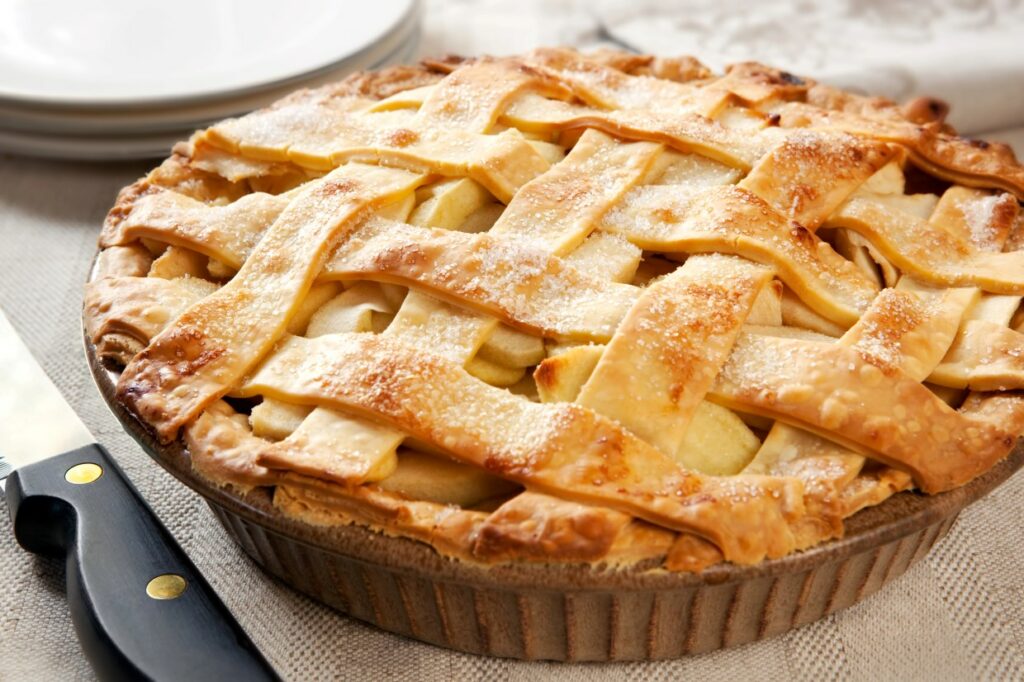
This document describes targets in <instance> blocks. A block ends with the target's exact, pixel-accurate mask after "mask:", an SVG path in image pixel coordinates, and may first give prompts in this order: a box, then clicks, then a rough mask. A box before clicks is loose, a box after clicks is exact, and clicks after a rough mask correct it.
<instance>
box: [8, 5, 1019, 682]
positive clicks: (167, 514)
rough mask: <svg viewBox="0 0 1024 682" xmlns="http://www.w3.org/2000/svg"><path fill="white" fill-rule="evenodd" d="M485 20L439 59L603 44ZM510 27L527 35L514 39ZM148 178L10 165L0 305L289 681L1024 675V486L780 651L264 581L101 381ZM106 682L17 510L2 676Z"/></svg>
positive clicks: (475, 16)
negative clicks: (535, 627) (454, 617)
mask: <svg viewBox="0 0 1024 682" xmlns="http://www.w3.org/2000/svg"><path fill="white" fill-rule="evenodd" d="M556 5H557V7H556V8H555V9H556V10H557V11H558V12H561V14H560V15H558V16H560V17H561V18H562V19H563V20H565V23H563V24H561V25H562V26H579V25H583V24H581V23H579V22H578V21H576V19H577V18H578V15H577V13H578V12H579V8H578V6H576V5H575V4H573V3H556ZM474 7H476V6H475V5H469V4H467V3H465V2H454V1H450V2H433V3H430V5H428V9H433V10H435V11H434V12H433V14H432V15H431V16H429V17H428V22H427V25H426V30H427V35H426V40H425V43H424V45H425V47H424V49H425V50H427V51H436V50H439V49H443V48H444V47H445V46H446V45H447V46H449V48H451V49H457V50H460V51H470V50H473V49H477V50H485V49H489V50H491V51H495V52H506V51H513V50H519V49H524V48H527V47H530V46H531V45H532V44H538V43H554V42H571V41H574V40H577V39H581V37H582V38H585V37H586V36H578V35H572V34H570V33H566V32H565V31H561V32H560V31H559V30H558V29H557V28H554V29H553V28H552V26H555V27H557V26H558V24H557V23H556V22H553V21H552V20H551V17H550V16H549V17H548V18H546V19H544V18H541V17H540V14H539V13H537V12H536V11H535V12H534V13H533V14H530V13H529V12H527V11H526V10H521V11H519V12H518V14H516V13H513V12H511V11H508V10H505V11H504V13H502V12H495V13H490V14H487V13H481V12H472V11H469V10H471V9H473V8H474ZM552 13H553V14H554V13H555V10H552ZM509 23H514V24H515V30H510V31H506V32H504V33H502V32H501V31H500V29H501V28H502V26H508V25H509ZM499 34H501V36H502V37H500V38H497V37H496V38H495V40H496V41H498V42H497V43H494V44H491V45H488V44H487V39H486V38H487V36H498V35H499ZM511 34H515V35H516V36H517V37H516V38H515V39H513V38H510V37H509V36H510V35H511ZM517 41H518V42H517ZM1019 139H1020V136H1019V135H1018V140H1019ZM1020 151H1021V147H1020V146H1018V153H1019V152H1020ZM148 165H149V164H132V165H110V164H106V165H85V164H61V163H51V162H41V161H28V160H25V159H19V158H15V157H7V156H3V155H0V306H2V307H3V309H4V310H5V311H6V312H7V314H8V315H9V316H10V318H11V320H12V322H13V324H14V326H15V328H16V329H17V330H18V331H19V332H20V333H21V334H22V335H23V336H24V338H25V339H26V341H27V342H28V344H29V345H30V347H31V348H32V349H33V350H34V352H35V354H36V356H37V357H38V358H39V360H40V361H41V362H42V364H43V366H44V367H45V368H46V370H47V371H48V372H49V373H50V375H51V376H52V377H53V378H54V380H55V381H56V383H57V385H58V386H59V387H60V389H61V390H62V391H63V393H64V395H65V396H66V397H67V399H68V400H69V401H70V402H71V404H72V406H74V408H75V409H76V410H77V411H78V413H79V414H80V415H81V416H82V418H83V419H84V421H85V422H86V424H87V425H88V426H89V427H90V429H92V432H93V433H94V434H95V435H96V437H97V438H98V439H99V440H100V441H101V442H102V443H103V444H104V445H106V446H107V447H108V448H109V449H110V451H111V453H112V454H113V455H114V457H116V458H117V460H118V462H119V463H120V464H121V465H122V467H123V468H124V469H125V470H126V472H127V474H128V476H129V477H130V478H131V480H132V481H133V482H134V483H135V485H136V486H137V487H138V488H139V490H140V491H141V492H142V494H143V495H144V497H145V498H146V499H147V500H148V502H149V503H150V505H152V507H153V508H154V509H155V511H156V512H157V514H158V515H159V516H160V518H161V519H162V520H163V522H164V523H165V524H166V525H167V526H168V528H169V529H170V530H171V532H172V533H173V534H174V536H175V537H176V538H177V539H178V541H179V542H180V543H181V544H182V546H183V547H184V548H185V550H186V551H187V552H188V554H189V555H190V556H191V557H192V559H193V561H194V562H195V563H196V565H197V566H198V567H199V569H200V570H201V571H202V572H203V574H204V575H205V576H206V577H207V579H208V580H209V581H210V583H211V584H212V585H213V587H214V588H215V589H216V590H217V592H218V593H219V594H220V595H221V597H222V598H223V599H224V601H225V602H226V603H227V605H228V607H229V608H230V609H231V610H232V612H234V613H235V614H236V616H237V617H238V619H239V621H240V622H241V623H242V625H243V626H244V627H245V629H246V630H247V631H248V632H249V634H250V635H251V636H252V638H253V640H254V641H255V642H256V644H257V645H258V646H259V647H260V649H262V651H263V652H264V653H265V654H266V656H267V658H268V659H269V660H270V662H271V663H272V664H273V665H274V666H275V668H276V669H277V670H278V671H279V672H280V674H281V675H282V676H283V677H284V678H285V679H289V680H292V679H294V680H306V679H329V678H337V679H351V680H379V679H394V678H406V679H418V680H419V679H422V680H435V679H438V680H440V679H459V680H461V679H477V678H484V679H503V680H504V679H509V680H529V679H545V680H547V679H554V680H584V679H586V680H592V679H619V678H624V677H629V678H639V679H649V680H655V679H658V680H660V679H702V680H716V679H723V680H724V679H737V678H739V679H743V678H747V677H756V678H757V679H761V680H781V679H807V680H818V679H822V678H828V679H832V678H836V679H839V678H842V679H857V680H861V679H863V680H868V679H872V680H873V679H933V680H934V679H943V680H945V679H978V678H1004V679H1024V570H1022V568H1021V565H1022V564H1024V525H1022V523H1021V521H1020V519H1021V512H1020V509H1021V506H1022V504H1024V474H1022V475H1018V476H1016V477H1015V478H1014V479H1012V480H1011V481H1009V482H1008V483H1007V484H1005V485H1004V486H1002V487H1001V488H1000V489H998V490H997V491H996V492H994V493H993V494H992V495H990V496H989V497H988V498H987V499H985V500H984V501H982V502H980V503H978V504H976V505H975V506H974V507H972V508H971V509H969V510H968V511H966V512H965V513H964V514H963V515H962V516H961V519H960V521H959V522H958V523H957V524H956V526H955V527H954V528H953V530H952V531H951V533H950V535H949V536H948V537H947V538H946V539H945V540H944V541H942V542H941V543H940V544H939V545H938V546H937V547H936V548H935V550H934V551H933V552H932V553H931V554H930V555H929V556H928V557H927V558H926V559H925V560H923V561H922V562H921V563H920V564H918V565H917V566H916V567H914V568H913V569H911V570H910V571H909V572H908V573H907V574H906V575H905V576H903V578H901V579H900V580H897V581H896V582H895V583H894V584H892V585H890V586H888V587H887V588H886V589H884V590H883V591H882V592H880V593H878V594H876V595H874V596H873V597H871V598H869V599H868V600H867V601H866V602H864V603H862V604H860V605H859V606H857V607H855V608H852V609H849V610H847V611H844V612H841V613H838V614H835V615H833V616H831V617H829V618H827V619H825V620H823V621H821V622H818V623H815V624H812V625H809V626H806V627H803V628H800V629H798V630H795V631H793V632H790V633H789V634H787V635H784V636H781V637H777V638H775V639H772V640H769V641H766V642H761V643H756V644H752V645H748V646H744V647H740V648H737V649H732V650H727V651H723V652H718V653H713V654H708V655H704V656H699V657H694V658H690V659H684V660H680V661H672V662H661V663H638V664H605V665H566V664H554V663H523V662H516V661H506V660H498V659H487V658H479V657H475V656H470V655H466V654H459V653H453V652H450V651H446V650H443V649H439V648H435V647H432V646H429V645H425V644H420V643H417V642H414V641H411V640H406V639H403V638H400V637H396V636H393V635H390V634H387V633H384V632H381V631H378V630H376V629H374V628H371V627H369V626H367V625H363V624H362V623H359V622H357V621H354V620H351V619H349V618H346V617H345V616H342V615H340V614H338V613H336V612H334V611H332V610H330V609H328V608H326V607H324V606H321V605H319V604H317V603H315V602H313V601H311V600H309V599H307V598H306V597H304V596H301V595H299V594H297V593H296V592H293V591H292V590H291V589H289V588H288V587H285V586H284V585H282V584H280V583H278V582H276V581H275V580H273V579H271V578H270V577H268V576H267V575H265V574H263V573H262V572H261V571H260V570H259V569H257V568H256V567H255V566H254V565H253V564H252V563H251V562H250V561H249V560H248V559H247V558H246V557H245V556H244V555H243V554H242V552H241V551H240V550H239V549H238V548H237V547H235V545H234V544H233V543H232V542H231V540H230V539H229V538H228V536H227V535H226V533H225V532H224V531H223V530H222V529H221V528H220V526H219V525H218V524H217V522H216V520H215V519H214V517H213V515H212V514H211V512H210V511H209V510H208V509H207V508H206V506H205V504H204V503H203V502H202V501H201V500H200V498H198V497H197V496H196V495H194V494H192V493H191V492H190V491H189V490H188V489H186V488H184V487H183V486H181V485H179V484H178V483H177V482H176V481H175V480H174V479H172V478H171V477H170V476H169V475H168V474H166V473H164V471H163V470H162V469H161V468H160V467H159V466H157V465H156V464H154V463H153V462H152V461H151V460H150V459H149V458H148V457H147V456H146V455H145V454H144V453H143V452H142V450H141V449H140V448H139V447H138V446H137V445H136V444H135V443H134V442H133V441H132V440H131V439H130V438H129V437H128V436H127V435H125V434H124V432H123V431H122V430H121V429H120V427H119V426H118V424H117V422H116V421H115V420H114V418H113V417H112V416H111V415H110V414H109V413H108V411H107V409H106V407H105V406H104V405H103V403H102V401H101V400H100V398H99V396H98V394H97V391H96V389H95V388H94V386H93V384H92V380H91V378H90V377H89V374H88V370H87V368H86V364H85V360H84V358H83V351H82V342H81V332H80V307H81V287H82V283H83V282H84V281H85V278H86V274H87V269H88V265H89V261H90V258H91V256H92V254H93V250H94V245H95V240H96V235H97V231H98V229H99V225H100V221H101V220H102V218H103V215H104V214H105V212H106V210H107V208H108V207H109V206H110V205H111V203H112V201H113V199H114V195H115V193H116V191H117V190H118V188H120V187H121V186H123V185H125V184H126V183H128V182H130V181H131V180H132V179H134V178H135V177H137V176H138V175H140V174H141V173H143V172H144V170H145V169H146V167H147V166H148ZM0 381H2V377H0ZM0 428H9V425H0ZM91 677H92V672H91V670H90V668H89V665H88V663H87V662H86V660H85V659H84V658H83V656H82V652H81V650H80V648H79V646H78V642H77V640H76V638H75V633H74V630H73V628H72V626H71V623H70V621H69V618H68V612H67V605H66V603H65V600H64V571H63V566H62V564H61V562H58V561H53V560H47V559H39V558H37V557H35V556H32V555H30V554H28V553H26V552H24V551H22V550H21V549H19V548H18V547H17V546H16V545H15V543H14V540H13V538H12V535H11V527H10V521H9V519H8V517H7V514H6V513H0V680H34V679H55V680H56V679H59V680H76V679H91Z"/></svg>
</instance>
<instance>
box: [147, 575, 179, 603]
mask: <svg viewBox="0 0 1024 682" xmlns="http://www.w3.org/2000/svg"><path fill="white" fill-rule="evenodd" d="M186 587H188V582H186V581H185V579H184V578H182V577H181V576H180V575H176V574H174V573H164V574H163V575H158V576H157V577H155V578H153V579H152V580H150V581H149V583H147V584H146V594H148V595H149V596H150V597H151V598H153V599H177V598H178V597H180V596H181V595H182V594H183V593H184V592H185V588H186Z"/></svg>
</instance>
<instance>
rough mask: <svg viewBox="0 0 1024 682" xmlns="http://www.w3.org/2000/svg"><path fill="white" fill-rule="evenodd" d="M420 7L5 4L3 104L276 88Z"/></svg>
mask: <svg viewBox="0 0 1024 682" xmlns="http://www.w3.org/2000/svg"><path fill="white" fill-rule="evenodd" d="M416 4H417V2H416V0H373V2H350V1H349V2H346V1H338V0H301V1H299V2H287V3H282V2H280V0H175V2H145V1H143V2H140V1H139V0H7V1H6V2H0V102H2V101H4V100H7V101H9V102H18V103H22V104H25V103H37V104H41V105H54V106H60V105H66V106H78V107H82V106H86V107H88V106H93V107H120V106H138V105H140V104H141V105H156V104H165V103H175V104H181V103H184V102H195V101H200V100H203V99H206V98H210V97H223V96H224V95H225V94H226V93H234V94H241V93H243V92H246V91H252V90H253V89H257V88H266V87H270V86H272V85H282V84H284V83H286V82H288V81H291V80H294V79H296V78H299V77H303V76H309V75H310V73H311V72H315V71H318V70H325V69H330V68H331V67H332V66H334V65H336V64H338V63H339V62H343V61H344V60H347V59H351V58H353V57H354V56H356V55H358V54H359V53H360V52H362V51H363V50H366V49H368V48H370V47H372V46H373V45H374V44H375V43H376V42H377V41H379V40H380V39H381V38H383V37H384V36H386V35H388V34H389V33H390V32H392V31H393V30H394V29H395V27H396V26H398V25H400V24H401V23H402V21H403V20H404V19H405V18H406V17H407V16H408V15H409V14H410V13H411V12H413V11H414V10H415V8H416Z"/></svg>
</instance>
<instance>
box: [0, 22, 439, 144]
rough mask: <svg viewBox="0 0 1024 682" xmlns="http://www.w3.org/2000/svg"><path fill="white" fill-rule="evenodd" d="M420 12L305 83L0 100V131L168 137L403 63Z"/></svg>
mask: <svg viewBox="0 0 1024 682" xmlns="http://www.w3.org/2000/svg"><path fill="white" fill-rule="evenodd" d="M419 24H420V13H419V12H414V13H412V14H410V15H409V16H408V18H407V19H405V20H404V21H403V22H402V23H401V24H400V25H399V26H398V27H396V29H395V30H394V31H393V32H391V33H390V34H388V35H387V36H385V37H384V38H383V39H381V40H380V41H379V42H377V43H376V44H374V45H373V46H372V47H370V48H368V49H366V50H364V51H363V52H362V53H360V54H359V55H357V56H355V57H353V58H351V59H347V60H344V61H342V62H341V63H339V64H337V65H335V66H333V67H332V68H330V69H327V70H321V71H317V72H316V73H315V74H313V75H312V76H311V77H309V78H304V79H301V80H296V81H293V82H289V83H286V84H284V85H278V86H274V87H270V88H264V89H260V90H256V91H253V92H250V93H247V94H242V95H239V96H234V97H231V96H228V97H225V98H222V99H212V98H211V99H209V100H206V101H201V102H198V103H193V104H185V105H176V106H172V105H169V106H162V107H147V108H139V107H126V108H100V109H97V108H78V107H66V106H59V107H53V106H32V105H26V104H21V103H12V102H9V101H3V100H2V99H0V130H4V131H7V132H20V133H29V134H56V135H106V136H110V137H115V136H122V135H141V134H150V133H152V134H155V133H164V134H166V133H170V132H173V131H181V130H186V129H193V128H199V127H203V126H205V125H209V124H210V123H212V122H214V121H219V120H221V119H224V118H227V117H229V116H236V115H239V114H242V113H245V112H248V111H252V110H253V109H257V108H259V107H261V106H264V105H266V104H269V103H270V102H273V101H274V100H277V99H280V98H281V97H283V96H284V95H287V94H288V93H289V92H291V91H292V90H294V89H295V88H299V87H310V88H311V87H317V86H319V85H324V84H326V83H330V82H333V81H337V80H341V79H342V78H344V77H345V76H346V75H348V74H349V73H352V72H354V71H360V70H367V69H375V68H379V67H381V66H384V65H387V64H394V63H398V62H400V61H404V60H406V59H408V58H409V57H410V56H411V54H410V53H411V52H412V51H413V48H414V47H415V46H416V45H417V44H418V37H419V28H420V26H419Z"/></svg>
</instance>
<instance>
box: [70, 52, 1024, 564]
mask: <svg viewBox="0 0 1024 682" xmlns="http://www.w3.org/2000/svg"><path fill="white" fill-rule="evenodd" d="M945 114H946V108H945V106H944V105H943V104H942V103H941V102H938V101H936V100H929V99H918V100H915V101H912V102H910V103H908V104H906V105H903V106H898V105H896V104H894V103H892V102H889V101H886V100H882V99H878V98H870V97H864V96H859V95H854V94H850V93H847V92H843V91H840V90H837V89H834V88H832V87H829V86H826V85H823V84H820V83H815V82H814V81H811V80H808V79H806V78H801V77H797V76H794V75H792V74H790V73H787V72H785V71H780V70H777V69H774V68H770V67H767V66H764V65H761V64H756V63H742V64H736V65H733V66H731V67H730V68H729V69H728V70H727V71H726V72H725V74H724V75H716V74H713V73H712V72H711V71H709V70H708V69H707V68H706V67H704V66H703V65H702V64H700V63H699V62H698V61H696V60H694V59H692V58H678V59H664V58H654V57H648V56H638V55H629V54H624V53H617V52H596V53H591V54H582V53H579V52H576V51H573V50H569V49H542V50H537V51H535V52H532V53H530V54H527V55H524V56H520V57H512V58H479V59H459V58H444V59H439V60H433V61H428V62H425V63H423V64H422V65H420V66H413V67H409V66H406V67H398V68H391V69H386V70H383V71H379V72H373V73H364V74H357V75H355V76H352V77H350V78H348V79H347V80H345V81H343V82H340V83H337V84H334V85H331V86H328V87H324V88H320V89H317V90H303V91H299V92H296V93H294V94H292V95H290V96H288V97H286V98H285V99H283V100H280V101H279V102H277V103H275V104H273V105H272V106H270V107H268V108H266V109H263V110H260V111H256V112H253V113H251V114H249V115H247V116H243V117H241V118H237V119H229V120H226V121H223V122H221V123H218V124H216V125H214V126H212V127H210V128H208V129H206V130H203V131H200V132H197V133H196V134H195V135H194V136H193V137H192V138H191V139H190V140H189V141H188V142H187V143H182V144H180V145H178V146H177V147H176V148H175V150H174V152H173V154H172V156H171V157H170V158H169V159H167V160H166V161H165V162H164V163H163V164H162V165H160V166H159V167H158V168H156V169H155V170H153V171H152V172H151V173H149V174H148V175H147V176H146V177H145V178H143V179H140V180H139V181H137V182H135V183H134V184H132V185H131V186H129V187H127V188H125V189H124V190H123V191H122V192H121V193H120V195H119V196H118V198H117V202H116V204H115V206H114V207H113V208H112V209H111V211H110V213H109V215H108V216H107V219H106V221H105V224H104V226H103V230H102V235H101V238H100V246H101V251H100V253H99V256H98V259H97V263H96V267H95V274H94V278H93V281H91V282H90V283H89V284H88V287H87V290H86V294H85V321H86V325H87V331H88V334H89V336H90V337H91V339H92V341H93V343H94V344H95V346H96V350H97V353H98V354H99V356H100V357H102V358H103V359H104V361H105V362H106V363H108V365H109V366H112V367H116V368H118V369H119V370H120V379H119V382H118V386H117V399H118V400H119V401H120V402H121V404H122V405H124V406H125V407H126V408H127V409H128V410H130V411H131V412H132V413H133V414H134V415H135V416H137V418H138V419H139V420H140V421H141V422H142V423H143V424H145V425H146V426H147V427H148V428H149V429H151V430H152V431H153V433H154V434H156V436H157V437H158V438H160V439H161V440H163V441H165V442H170V441H174V440H176V439H181V441H182V442H183V443H184V445H185V447H187V450H188V452H189V454H190V457H191V461H192V465H193V467H194V469H195V470H196V471H197V472H198V474H199V475H201V476H202V477H204V478H205V479H207V480H208V481H210V482H211V483H213V484H215V485H218V486H229V487H231V488H233V489H234V490H236V491H238V492H239V493H240V494H242V493H245V492H246V491H248V490H251V489H253V488H256V487H265V488H267V489H271V490H272V491H273V501H274V505H275V506H276V508H277V509H278V510H279V511H280V513H282V514H284V515H287V516H289V517H292V518H295V519H299V520H300V521H302V522H305V523H310V524H320V525H336V524H360V525H363V526H368V527H370V528H373V529H375V530H377V531H379V532H381V533H385V534H388V535H392V536H401V537H406V538H411V539H414V540H418V541H420V542H423V543H427V544H429V545H430V546H432V547H433V548H434V549H435V550H436V551H437V552H439V553H441V554H442V555H445V556H448V557H452V558H453V559H454V560H460V561H467V562H475V563H478V564H491V563H495V562H544V563H566V562H568V563H583V564H590V565H595V566H603V567H616V566H625V565H634V564H636V563H637V562H646V563H645V565H649V566H650V567H651V570H664V569H667V570H676V571H679V570H684V571H697V570H701V569H702V568H704V567H706V566H708V565H710V564H713V563H716V562H720V561H728V562H734V563H738V564H752V563H756V562H760V561H762V560H764V559H765V558H775V557H780V556H783V555H786V554H788V553H791V552H794V551H799V550H802V549H805V548H808V547H810V546H813V545H815V544H817V543H821V542H823V541H826V540H829V539H831V538H836V537H839V536H841V535H842V533H843V524H844V519H846V518H847V517H849V516H851V515H852V514H855V513H856V512H857V511H858V510H861V509H863V508H865V507H867V506H870V505H876V504H879V503H881V502H883V501H884V500H886V498H888V497H890V496H891V495H893V494H896V493H898V492H901V491H905V490H911V489H914V490H917V491H920V492H921V493H924V494H934V493H939V492H942V491H946V490H949V489H951V488H954V487H957V486H960V485H962V484H964V483H966V482H968V481H970V480H971V479H973V478H975V477H976V476H978V475H979V474H981V473H983V472H985V471H986V470H988V469H989V468H990V467H992V466H993V465H994V464H995V463H996V462H998V461H1000V460H1001V459H1003V458H1004V457H1006V456H1007V454H1008V453H1009V452H1010V451H1011V450H1012V449H1013V447H1014V446H1015V444H1016V441H1017V438H1018V436H1019V435H1020V434H1021V433H1022V431H1024V400H1022V396H1021V394H1020V393H1019V392H1018V390H1019V389H1021V388H1024V313H1022V311H1021V297H1022V295H1024V250H1020V249H1021V246H1022V244H1024V221H1022V219H1021V216H1020V203H1019V201H1020V199H1021V198H1022V197H1024V168H1022V167H1021V165H1020V164H1019V163H1018V162H1017V160H1016V159H1015V157H1014V155H1013V153H1012V151H1011V150H1010V149H1009V148H1008V147H1006V146H1005V145H1000V144H996V143H989V142H984V141H981V140H972V139H966V138H963V137H960V136H958V135H957V134H956V132H955V131H954V130H953V129H952V128H951V127H950V126H949V125H947V124H946V123H945V122H944V118H945Z"/></svg>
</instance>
